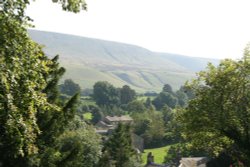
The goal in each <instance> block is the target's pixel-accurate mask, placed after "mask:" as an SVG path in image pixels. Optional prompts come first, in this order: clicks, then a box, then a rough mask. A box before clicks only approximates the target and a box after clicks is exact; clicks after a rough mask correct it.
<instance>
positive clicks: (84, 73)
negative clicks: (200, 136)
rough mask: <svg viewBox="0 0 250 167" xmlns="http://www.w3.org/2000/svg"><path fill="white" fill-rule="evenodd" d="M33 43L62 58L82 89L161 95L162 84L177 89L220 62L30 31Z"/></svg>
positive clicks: (69, 76) (61, 60)
mask: <svg viewBox="0 0 250 167" xmlns="http://www.w3.org/2000/svg"><path fill="white" fill-rule="evenodd" d="M29 34H30V36H31V38H32V39H33V40H35V41H36V42H38V43H40V44H42V45H44V51H45V53H46V54H47V55H48V56H49V57H53V56H55V55H57V54H59V55H60V63H61V64H62V66H64V67H65V68H66V69H67V72H66V74H65V76H64V78H71V79H73V80H74V81H75V82H77V83H78V84H79V85H80V86H81V87H82V88H92V86H93V84H94V83H95V82H97V81H104V80H105V81H109V82H110V83H112V84H114V85H115V86H117V87H121V86H122V85H125V84H127V85H129V86H131V87H132V88H134V89H136V90H137V91H139V92H144V91H152V90H153V91H160V90H161V88H162V85H163V84H166V83H168V84H170V85H172V87H173V88H174V89H178V88H179V87H180V86H181V85H182V84H183V83H184V82H185V81H186V80H188V79H191V78H193V77H194V76H195V72H197V71H200V70H202V69H204V67H205V66H206V64H207V63H208V62H213V63H218V60H212V59H203V58H194V57H187V56H182V55H176V54H168V53H156V52H152V51H150V50H147V49H145V48H142V47H139V46H135V45H130V44H124V43H119V42H112V41H105V40H99V39H92V38H86V37H79V36H73V35H66V34H60V33H52V32H44V31H37V30H29Z"/></svg>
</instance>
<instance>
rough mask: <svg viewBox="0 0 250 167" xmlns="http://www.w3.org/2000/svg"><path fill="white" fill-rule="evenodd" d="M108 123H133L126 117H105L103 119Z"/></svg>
mask: <svg viewBox="0 0 250 167" xmlns="http://www.w3.org/2000/svg"><path fill="white" fill-rule="evenodd" d="M105 118H106V119H107V120H108V121H110V122H123V121H133V119H132V118H131V117H130V116H128V115H122V116H120V117H118V116H106V117H105Z"/></svg>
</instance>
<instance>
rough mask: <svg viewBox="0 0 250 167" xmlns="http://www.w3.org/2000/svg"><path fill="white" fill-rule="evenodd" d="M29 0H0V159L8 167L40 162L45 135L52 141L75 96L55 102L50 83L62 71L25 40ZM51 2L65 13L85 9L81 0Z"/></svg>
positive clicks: (55, 81) (70, 112) (67, 119)
mask: <svg viewBox="0 0 250 167" xmlns="http://www.w3.org/2000/svg"><path fill="white" fill-rule="evenodd" d="M29 2H30V1H29V0H14V1H13V0H4V1H0V30H1V31H0V134H1V135H0V154H1V156H0V162H1V165H3V166H10V167H11V166H34V165H38V164H39V163H40V160H39V158H41V157H39V156H40V155H42V154H43V153H44V152H43V151H45V150H46V149H45V147H50V145H49V144H48V143H49V142H48V140H47V138H46V137H49V138H50V139H52V140H53V139H54V138H56V137H58V135H60V133H62V132H63V131H62V128H63V127H62V126H61V125H62V124H63V125H64V126H65V125H67V123H68V121H70V120H71V119H72V115H73V110H72V109H73V108H74V105H75V101H76V99H77V96H74V97H73V98H71V99H70V100H69V102H68V103H66V104H61V105H59V103H58V102H57V100H56V99H57V98H56V92H57V91H56V90H55V85H57V82H58V79H59V77H60V76H61V75H62V73H63V72H64V70H63V69H61V68H58V63H57V58H55V59H53V60H50V59H49V58H48V57H47V56H45V54H44V52H43V51H42V48H41V46H39V45H38V44H37V43H35V42H34V41H32V40H31V39H30V38H29V36H28V33H27V29H26V28H27V27H29V26H30V25H29V23H30V21H31V19H30V18H29V17H28V16H26V15H25V9H26V7H27V5H29ZM55 2H58V3H61V4H62V7H63V9H64V10H67V11H72V12H79V10H80V9H82V8H83V9H85V8H84V6H85V5H84V4H85V2H84V1H82V0H80V1H71V0H67V1H55ZM41 118H43V119H41ZM40 120H42V121H40ZM45 130H46V131H45ZM52 132H60V133H52ZM50 144H51V145H53V143H50ZM38 153H41V154H39V155H38Z"/></svg>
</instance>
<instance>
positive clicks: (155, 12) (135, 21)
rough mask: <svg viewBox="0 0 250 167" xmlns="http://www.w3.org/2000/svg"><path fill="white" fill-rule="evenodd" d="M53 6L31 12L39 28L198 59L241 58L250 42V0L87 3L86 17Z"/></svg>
mask: <svg viewBox="0 0 250 167" xmlns="http://www.w3.org/2000/svg"><path fill="white" fill-rule="evenodd" d="M50 1H51V0H36V1H35V2H34V3H32V5H31V6H30V7H29V8H28V10H27V13H28V15H30V16H31V17H32V18H33V19H34V20H35V22H34V23H35V25H36V28H37V29H40V30H46V31H54V32H62V33H67V34H75V35H81V36H85V37H93V38H100V39H105V40H112V41H119V42H125V43H130V44H136V45H138V46H142V47H145V48H147V49H150V50H152V51H158V52H169V53H178V54H183V55H188V56H196V57H213V58H226V57H227V58H240V57H242V54H243V49H244V47H245V46H246V44H247V43H248V42H250V1H249V0H87V3H88V11H87V12H81V13H80V14H72V13H67V12H63V11H61V9H60V7H59V6H58V5H56V4H52V3H51V2H50Z"/></svg>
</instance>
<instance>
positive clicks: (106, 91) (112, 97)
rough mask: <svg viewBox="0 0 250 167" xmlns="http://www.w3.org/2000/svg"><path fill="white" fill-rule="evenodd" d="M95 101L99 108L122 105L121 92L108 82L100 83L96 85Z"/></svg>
mask: <svg viewBox="0 0 250 167" xmlns="http://www.w3.org/2000/svg"><path fill="white" fill-rule="evenodd" d="M93 99H94V100H95V102H96V104H97V105H99V106H103V105H108V106H110V105H119V104H120V97H119V91H118V90H117V89H116V88H115V87H114V86H113V85H111V84H110V83H108V82H106V81H99V82H96V83H95V85H94V91H93Z"/></svg>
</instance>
